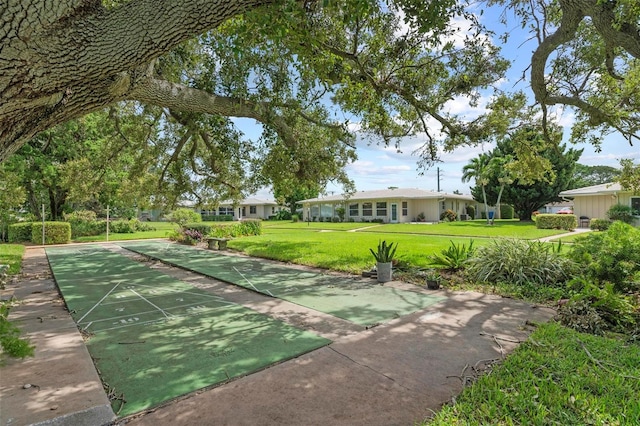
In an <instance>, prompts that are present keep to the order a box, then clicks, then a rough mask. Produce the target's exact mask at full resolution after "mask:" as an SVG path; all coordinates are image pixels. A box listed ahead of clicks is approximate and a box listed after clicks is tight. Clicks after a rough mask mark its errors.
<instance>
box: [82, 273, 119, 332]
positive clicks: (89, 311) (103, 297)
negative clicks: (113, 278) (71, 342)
mask: <svg viewBox="0 0 640 426" xmlns="http://www.w3.org/2000/svg"><path fill="white" fill-rule="evenodd" d="M121 283H122V281H120V282H119V283H118V284H116V285H115V286H114V287H113V288H112V289H111V290H109V292H108V293H107V294H105V295H104V296H102V299H100V300H98V302H97V303H96V304H95V305H93V307H92V308H91V309H89V310H88V311H87V313H86V314H84V315H83V316H82V318H80V319H79V320H78V321H77V322H78V323H80V322H81V321H82V320H83V319H84V318H85V317H86V316H87V315H89V314H90V313H91V311H93V310H94V309H95V308H96V307H97V306H98V305H99V304H100V302H102V301H103V300H104V299H106V298H107V296H109V295H110V294H111V293H113V291H114V290H115V289H116V288H118V286H119V285H120V284H121Z"/></svg>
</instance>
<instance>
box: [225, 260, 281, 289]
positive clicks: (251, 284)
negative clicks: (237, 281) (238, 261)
mask: <svg viewBox="0 0 640 426" xmlns="http://www.w3.org/2000/svg"><path fill="white" fill-rule="evenodd" d="M233 269H235V271H236V272H237V273H239V274H240V276H241V277H242V278H244V279H245V281H246V282H248V283H249V285H250V286H251V287H253V289H254V290H255V291H257V292H258V293H264V292H267V293H269V296H271V297H276V296H274V295H273V294H272V293H271V292H270V291H269V290H264V291H261V290H258V289H257V288H256V286H255V285H253V283H252V282H251V281H249V280H248V279H247V277H245V276H244V275H243V274H242V272H240V271H238V268H236V267H235V266H234V267H233Z"/></svg>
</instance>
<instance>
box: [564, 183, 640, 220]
mask: <svg viewBox="0 0 640 426" xmlns="http://www.w3.org/2000/svg"><path fill="white" fill-rule="evenodd" d="M559 195H560V196H561V197H563V198H569V199H573V213H574V214H575V215H576V216H578V218H580V219H583V220H585V219H606V218H607V210H609V208H610V207H611V206H613V205H614V204H622V205H625V206H631V207H633V208H634V209H635V210H636V211H639V212H640V195H638V196H637V195H633V194H632V193H631V191H624V190H623V189H622V186H620V184H619V183H605V184H602V185H594V186H587V187H584V188H578V189H570V190H568V191H562V192H561V193H560V194H559ZM638 224H640V216H638V218H637V219H636V222H635V225H638Z"/></svg>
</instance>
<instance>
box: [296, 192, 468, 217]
mask: <svg viewBox="0 0 640 426" xmlns="http://www.w3.org/2000/svg"><path fill="white" fill-rule="evenodd" d="M299 204H302V207H303V218H304V220H305V221H307V220H308V221H320V220H326V218H334V217H338V213H337V209H339V208H343V209H344V210H345V214H344V220H345V221H354V222H364V221H369V222H370V221H373V220H382V221H383V222H385V223H408V222H416V221H419V219H420V218H421V217H422V216H424V221H425V222H438V221H439V220H440V214H441V213H442V212H444V211H445V210H449V209H450V210H453V211H454V212H455V213H456V214H457V216H458V218H459V219H461V220H466V219H467V217H466V208H467V206H468V205H473V206H476V203H475V201H473V198H472V197H471V195H458V194H447V193H443V192H432V191H424V190H421V189H414V188H396V189H383V190H377V191H360V192H356V193H354V194H350V195H345V194H342V195H330V196H326V197H319V198H311V199H308V200H302V201H300V202H299ZM476 212H477V213H476V215H479V212H478V209H477V208H476Z"/></svg>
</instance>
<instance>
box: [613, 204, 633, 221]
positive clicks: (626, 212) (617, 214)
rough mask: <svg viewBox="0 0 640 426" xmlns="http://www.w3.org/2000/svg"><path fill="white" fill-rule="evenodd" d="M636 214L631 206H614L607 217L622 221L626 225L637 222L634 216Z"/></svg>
mask: <svg viewBox="0 0 640 426" xmlns="http://www.w3.org/2000/svg"><path fill="white" fill-rule="evenodd" d="M635 213H636V212H635V211H634V210H633V208H631V206H625V205H624V204H614V205H613V206H611V207H610V208H609V210H607V217H608V218H609V220H620V221H622V222H624V223H629V224H631V223H633V221H634V220H635V217H634V214H635Z"/></svg>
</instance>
